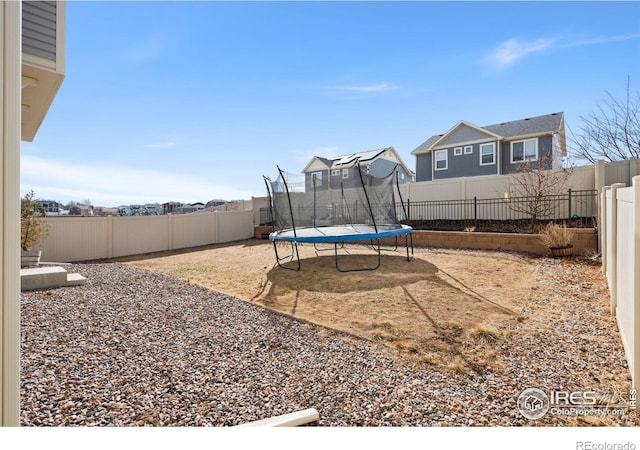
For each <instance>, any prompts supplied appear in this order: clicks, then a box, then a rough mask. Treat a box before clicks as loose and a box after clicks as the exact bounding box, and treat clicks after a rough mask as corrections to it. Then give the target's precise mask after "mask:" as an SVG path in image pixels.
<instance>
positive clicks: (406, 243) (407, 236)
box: [404, 233, 413, 261]
mask: <svg viewBox="0 0 640 450" xmlns="http://www.w3.org/2000/svg"><path fill="white" fill-rule="evenodd" d="M409 241H411V256H409ZM404 246H405V247H406V248H407V261H411V260H412V259H413V236H411V233H409V234H405V236H404Z"/></svg>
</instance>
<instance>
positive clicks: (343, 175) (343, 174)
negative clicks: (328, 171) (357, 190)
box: [342, 169, 349, 178]
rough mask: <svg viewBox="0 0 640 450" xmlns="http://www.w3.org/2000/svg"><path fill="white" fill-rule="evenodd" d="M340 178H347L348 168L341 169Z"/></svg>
mask: <svg viewBox="0 0 640 450" xmlns="http://www.w3.org/2000/svg"><path fill="white" fill-rule="evenodd" d="M342 178H349V169H342Z"/></svg>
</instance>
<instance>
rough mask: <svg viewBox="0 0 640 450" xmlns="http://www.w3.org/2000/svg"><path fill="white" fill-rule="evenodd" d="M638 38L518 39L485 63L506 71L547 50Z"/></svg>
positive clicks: (499, 48)
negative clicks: (519, 62) (523, 60)
mask: <svg viewBox="0 0 640 450" xmlns="http://www.w3.org/2000/svg"><path fill="white" fill-rule="evenodd" d="M638 38H640V34H627V35H620V36H609V37H595V38H584V39H574V40H570V41H568V42H567V41H564V40H561V39H559V38H538V39H535V40H533V41H520V40H518V39H516V38H511V39H509V40H507V41H505V42H503V43H502V44H500V45H498V46H497V47H496V48H495V49H494V50H493V51H492V52H491V53H489V55H487V56H486V58H485V62H487V63H488V64H489V65H490V67H491V68H492V69H494V70H495V69H497V70H504V69H507V68H509V67H511V66H513V65H514V64H516V63H517V62H518V61H520V60H522V59H524V58H526V57H528V56H531V55H533V54H536V53H540V52H542V51H545V50H547V51H549V50H555V49H560V48H572V47H584V46H589V45H598V44H608V43H613V42H622V41H628V40H631V39H638Z"/></svg>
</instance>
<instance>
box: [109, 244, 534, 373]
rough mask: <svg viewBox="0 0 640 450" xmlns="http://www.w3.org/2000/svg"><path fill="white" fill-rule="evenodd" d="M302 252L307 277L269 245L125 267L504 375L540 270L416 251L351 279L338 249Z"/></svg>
mask: <svg viewBox="0 0 640 450" xmlns="http://www.w3.org/2000/svg"><path fill="white" fill-rule="evenodd" d="M402 250H404V249H402ZM290 251H291V247H290V245H289V244H285V243H283V244H282V245H281V246H280V247H279V253H280V255H281V256H282V255H286V254H287V252H290ZM299 251H300V258H301V270H300V271H292V270H286V269H283V268H281V267H279V266H278V265H277V264H276V262H275V256H274V251H273V245H272V244H271V243H270V242H269V241H263V240H249V241H243V242H240V243H233V244H229V245H215V246H209V247H206V248H202V249H198V250H196V251H193V250H192V251H189V252H173V253H167V252H165V253H161V254H154V255H149V256H147V257H139V256H138V257H135V258H121V259H119V261H122V262H126V263H127V264H131V265H134V266H139V267H145V268H148V269H151V270H155V271H159V272H162V273H167V274H173V275H176V276H178V277H179V278H181V279H182V280H184V281H186V282H189V283H196V284H199V285H202V286H205V287H207V288H211V289H214V290H217V291H220V292H223V293H226V294H229V295H233V296H235V297H238V298H240V299H243V300H245V301H248V302H251V303H253V304H256V305H260V306H262V307H265V308H269V309H272V310H276V311H279V312H281V313H284V314H287V315H290V316H293V317H296V318H298V319H303V320H306V321H309V322H313V323H315V324H318V325H322V326H326V327H329V328H332V329H336V330H340V331H343V332H346V333H350V334H353V335H357V336H360V337H362V338H365V339H368V340H371V341H374V342H377V343H379V344H380V347H381V349H384V350H388V351H392V352H395V353H398V352H400V353H402V354H404V355H406V356H409V357H411V358H415V359H416V360H417V361H420V362H423V363H427V364H429V365H432V366H435V367H437V368H438V369H439V370H443V371H448V370H455V371H458V372H468V371H482V370H484V369H486V368H487V367H488V366H492V367H493V368H494V369H498V366H499V360H498V359H496V358H495V347H496V346H498V345H499V344H500V343H501V342H503V341H504V340H506V339H508V337H509V335H510V333H511V329H512V328H513V327H514V326H515V325H516V324H517V323H518V322H519V321H520V320H522V317H521V316H520V314H521V313H522V312H523V311H524V310H525V308H526V303H527V302H528V299H529V298H530V296H531V293H532V287H533V284H534V282H535V273H536V269H537V267H538V265H537V263H536V260H535V259H528V258H525V257H522V256H519V255H515V254H507V253H495V252H479V251H455V250H433V249H420V248H416V249H415V255H414V259H413V260H412V261H410V262H408V261H407V259H406V257H405V256H404V254H403V253H402V251H400V250H399V251H397V252H392V251H385V252H383V256H382V263H381V266H380V267H379V268H378V269H377V270H376V271H356V272H348V273H343V272H340V271H338V270H337V269H336V266H335V259H334V252H333V247H332V246H331V247H328V246H327V247H324V248H316V247H314V246H313V245H302V246H299ZM339 257H340V261H339V263H340V267H341V268H361V267H371V266H375V265H376V261H377V258H376V256H375V253H374V252H373V251H372V250H371V249H370V248H369V247H367V246H354V245H349V246H347V247H346V248H344V249H341V250H340V252H339ZM284 263H286V264H291V263H290V262H286V261H285V262H284Z"/></svg>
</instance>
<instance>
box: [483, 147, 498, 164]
mask: <svg viewBox="0 0 640 450" xmlns="http://www.w3.org/2000/svg"><path fill="white" fill-rule="evenodd" d="M495 163H496V143H495V142H491V143H489V144H480V165H481V166H488V165H490V164H495Z"/></svg>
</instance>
